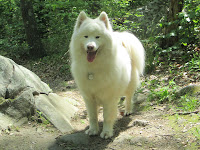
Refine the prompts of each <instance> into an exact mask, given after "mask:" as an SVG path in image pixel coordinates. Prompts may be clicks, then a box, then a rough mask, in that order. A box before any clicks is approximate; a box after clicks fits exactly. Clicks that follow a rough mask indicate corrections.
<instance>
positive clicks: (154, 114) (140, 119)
mask: <svg viewBox="0 0 200 150" xmlns="http://www.w3.org/2000/svg"><path fill="white" fill-rule="evenodd" d="M26 67H27V68H29V69H30V67H29V66H28V65H26ZM45 67H46V66H45ZM38 68H42V67H35V68H32V69H33V72H36V74H38V75H39V77H40V78H41V79H42V80H43V81H44V82H46V83H48V84H49V85H50V87H51V88H52V89H53V91H54V92H56V93H57V94H58V95H61V96H66V97H70V98H72V99H75V100H76V101H77V102H78V103H79V105H77V107H78V108H79V110H78V112H77V113H76V115H75V116H74V118H72V125H73V126H74V131H73V132H72V133H64V134H63V133H61V132H59V131H58V130H57V129H56V128H54V127H53V126H52V125H51V124H44V123H38V122H36V121H30V122H28V123H27V124H25V125H24V126H21V127H9V128H8V130H4V131H0V150H143V149H145V150H198V149H200V137H199V136H200V134H199V133H196V132H195V129H197V128H198V129H199V130H198V131H200V114H199V113H189V114H188V115H176V114H175V113H174V112H176V109H173V106H171V105H167V104H163V105H156V104H154V103H150V102H147V101H144V102H142V103H141V104H139V105H136V106H135V108H134V110H135V113H134V114H132V115H130V116H123V111H124V107H123V105H120V106H119V113H118V118H117V120H116V123H115V126H114V136H113V137H112V138H111V139H107V140H104V139H101V138H100V136H99V135H98V136H91V137H90V136H88V135H85V134H84V131H85V130H86V129H87V128H88V125H89V122H88V117H87V112H86V108H85V104H84V102H83V100H82V97H81V96H80V93H79V92H78V90H77V88H76V86H75V84H74V81H68V82H67V81H64V80H65V79H63V78H64V76H62V75H61V76H57V75H56V74H55V72H53V73H54V74H55V75H53V76H52V74H53V73H51V70H53V69H49V71H48V72H45V73H44V70H43V69H38ZM160 76H161V77H163V76H162V75H160ZM194 77H196V76H194ZM145 78H147V77H145ZM148 78H149V77H148ZM181 79H182V78H181ZM182 80H183V79H182ZM182 80H181V81H182ZM191 81H193V80H191ZM191 81H190V80H189V78H188V77H186V78H184V81H182V82H179V83H181V84H183V85H185V84H187V82H188V83H190V82H191ZM193 82H194V81H193ZM143 98H144V99H146V97H143ZM102 121H103V117H102V109H101V110H100V112H99V124H100V129H102V124H103V123H102ZM195 133H196V134H195Z"/></svg>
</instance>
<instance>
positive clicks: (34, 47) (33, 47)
mask: <svg viewBox="0 0 200 150" xmlns="http://www.w3.org/2000/svg"><path fill="white" fill-rule="evenodd" d="M20 7H21V13H22V18H23V22H24V27H25V32H26V39H27V43H28V45H29V46H30V51H29V54H30V56H31V57H32V58H41V57H44V56H45V55H46V52H45V49H44V47H43V44H42V42H41V39H40V34H39V32H38V29H37V23H36V19H35V14H34V11H33V5H32V1H31V0H20Z"/></svg>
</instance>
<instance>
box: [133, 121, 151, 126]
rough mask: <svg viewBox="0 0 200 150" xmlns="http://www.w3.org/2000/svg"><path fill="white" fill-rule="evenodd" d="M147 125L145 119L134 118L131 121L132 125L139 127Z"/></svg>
mask: <svg viewBox="0 0 200 150" xmlns="http://www.w3.org/2000/svg"><path fill="white" fill-rule="evenodd" d="M147 125H149V122H148V121H145V120H135V121H134V122H133V126H141V127H145V126H147Z"/></svg>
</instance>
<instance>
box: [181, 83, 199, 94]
mask: <svg viewBox="0 0 200 150" xmlns="http://www.w3.org/2000/svg"><path fill="white" fill-rule="evenodd" d="M198 93H200V85H197V84H192V85H188V86H186V87H184V88H182V89H180V90H179V91H178V92H177V96H183V95H197V94H198Z"/></svg>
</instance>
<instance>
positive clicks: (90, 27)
mask: <svg viewBox="0 0 200 150" xmlns="http://www.w3.org/2000/svg"><path fill="white" fill-rule="evenodd" d="M109 32H112V27H111V25H110V22H109V19H108V16H107V14H106V13H105V12H102V13H101V14H100V16H99V17H98V18H96V19H91V18H89V17H87V15H86V14H85V12H83V11H82V12H81V13H80V14H79V16H78V18H77V21H76V25H75V29H74V33H75V34H76V35H77V38H78V39H77V40H79V43H80V44H81V47H82V49H84V50H85V52H86V53H87V60H88V62H93V61H94V59H95V58H96V55H97V53H98V52H99V51H100V50H101V48H103V47H104V46H105V43H107V42H106V40H107V39H108V33H109Z"/></svg>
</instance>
